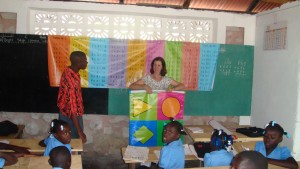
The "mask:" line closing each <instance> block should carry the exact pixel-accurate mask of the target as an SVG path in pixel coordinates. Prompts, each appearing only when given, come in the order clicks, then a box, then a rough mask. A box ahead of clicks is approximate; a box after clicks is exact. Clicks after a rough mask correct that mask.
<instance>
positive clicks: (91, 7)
mask: <svg viewBox="0 0 300 169" xmlns="http://www.w3.org/2000/svg"><path fill="white" fill-rule="evenodd" d="M30 8H38V9H42V8H45V9H63V10H71V11H72V10H82V12H86V11H92V12H100V13H101V12H110V13H115V12H117V13H120V14H122V13H131V14H137V15H138V14H143V15H144V14H149V15H153V14H154V15H167V16H174V17H176V18H186V17H194V18H213V19H216V21H217V29H216V34H217V36H216V38H215V43H222V44H224V43H225V35H226V26H238V27H245V38H244V40H245V45H254V42H255V20H256V17H255V16H254V15H248V14H233V13H225V12H212V11H200V10H177V9H171V8H154V7H141V6H134V5H113V4H100V3H87V2H57V1H39V0H26V1H25V0H1V1H0V12H16V13H17V33H21V34H26V33H27V34H28V33H29V9H30Z"/></svg>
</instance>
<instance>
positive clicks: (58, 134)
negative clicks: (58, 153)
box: [40, 119, 72, 156]
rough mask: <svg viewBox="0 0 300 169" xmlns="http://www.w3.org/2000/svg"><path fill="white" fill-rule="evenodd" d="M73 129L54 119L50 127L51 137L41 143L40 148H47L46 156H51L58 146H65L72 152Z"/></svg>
mask: <svg viewBox="0 0 300 169" xmlns="http://www.w3.org/2000/svg"><path fill="white" fill-rule="evenodd" d="M70 142H71V129H70V126H69V124H68V123H67V122H65V121H63V120H57V119H54V120H52V122H51V126H50V135H49V137H48V138H46V139H45V140H42V141H41V142H40V146H43V147H45V146H46V149H45V152H44V156H49V153H50V151H51V150H52V149H53V148H55V147H58V146H65V147H67V148H68V150H69V151H70V154H71V153H72V151H71V145H70Z"/></svg>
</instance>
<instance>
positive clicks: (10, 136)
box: [0, 125, 25, 139]
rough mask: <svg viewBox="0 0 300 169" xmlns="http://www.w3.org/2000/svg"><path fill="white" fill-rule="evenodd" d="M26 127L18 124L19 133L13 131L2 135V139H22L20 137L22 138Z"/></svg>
mask: <svg viewBox="0 0 300 169" xmlns="http://www.w3.org/2000/svg"><path fill="white" fill-rule="evenodd" d="M24 128H25V125H18V132H17V133H13V134H10V135H8V136H0V139H20V138H22V135H23V130H24Z"/></svg>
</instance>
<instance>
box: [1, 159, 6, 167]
mask: <svg viewBox="0 0 300 169" xmlns="http://www.w3.org/2000/svg"><path fill="white" fill-rule="evenodd" d="M4 164H5V159H4V158H0V168H3V167H4Z"/></svg>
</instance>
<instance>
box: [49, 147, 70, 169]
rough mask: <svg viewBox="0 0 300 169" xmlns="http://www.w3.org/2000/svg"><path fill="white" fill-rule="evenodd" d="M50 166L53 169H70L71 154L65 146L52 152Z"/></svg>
mask: <svg viewBox="0 0 300 169" xmlns="http://www.w3.org/2000/svg"><path fill="white" fill-rule="evenodd" d="M48 162H49V164H50V165H51V166H52V167H53V169H70V167H71V154H70V151H69V150H68V148H66V147H65V146H58V147H55V148H53V149H52V150H51V151H50V158H49V161H48Z"/></svg>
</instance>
